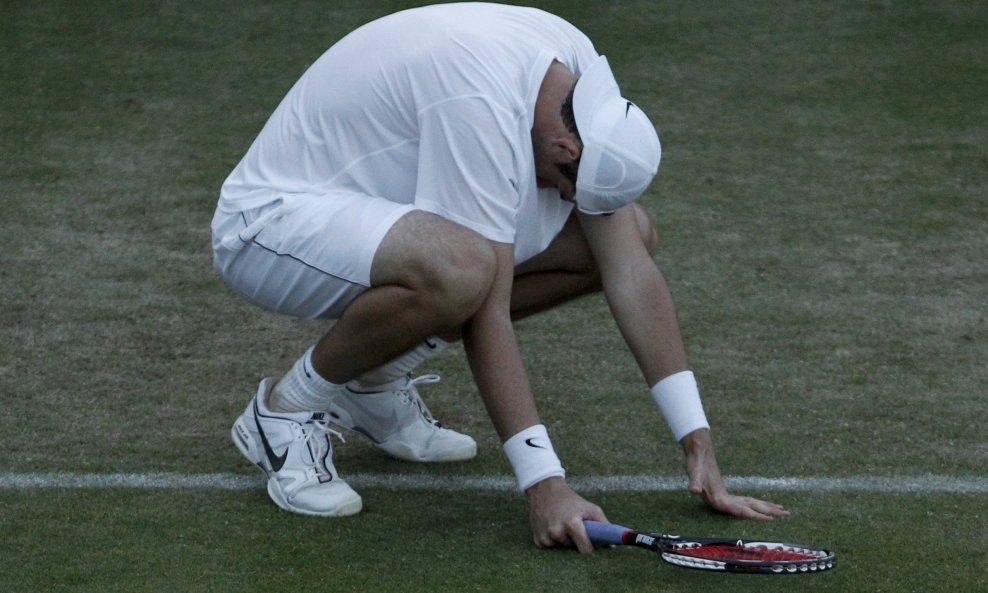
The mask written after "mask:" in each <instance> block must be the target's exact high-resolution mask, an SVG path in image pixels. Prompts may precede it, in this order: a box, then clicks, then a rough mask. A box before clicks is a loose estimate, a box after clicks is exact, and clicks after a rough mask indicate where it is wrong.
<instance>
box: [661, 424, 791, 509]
mask: <svg viewBox="0 0 988 593" xmlns="http://www.w3.org/2000/svg"><path fill="white" fill-rule="evenodd" d="M680 443H681V444H682V446H683V451H684V452H685V453H686V471H687V473H688V475H689V480H690V482H689V486H688V488H689V491H690V494H693V495H696V496H700V497H702V498H703V500H704V501H705V502H706V503H707V505H709V506H710V508H712V509H714V510H715V511H718V512H721V513H726V514H728V515H734V516H736V517H743V518H746V519H754V520H756V521H771V520H772V519H774V518H775V517H786V516H788V515H789V514H790V512H789V511H787V510H786V509H785V507H783V506H782V505H780V504H776V503H774V502H769V501H765V500H760V499H757V498H752V497H750V496H735V495H733V494H731V493H730V492H728V491H727V487H726V486H724V480H723V479H722V478H721V475H720V468H719V467H718V466H717V458H716V456H715V455H714V445H713V441H712V440H711V438H710V431H709V430H708V429H705V428H704V429H700V430H695V431H693V432H691V433H690V434H688V435H686V436H685V437H683V440H682V441H680Z"/></svg>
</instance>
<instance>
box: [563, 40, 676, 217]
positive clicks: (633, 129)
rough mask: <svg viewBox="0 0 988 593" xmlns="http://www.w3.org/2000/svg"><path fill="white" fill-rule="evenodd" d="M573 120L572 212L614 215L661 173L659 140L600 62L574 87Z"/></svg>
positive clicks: (647, 120) (591, 67) (605, 63)
mask: <svg viewBox="0 0 988 593" xmlns="http://www.w3.org/2000/svg"><path fill="white" fill-rule="evenodd" d="M573 115H574V116H575V118H576V128H577V130H579V132H580V139H581V140H583V155H582V156H581V157H580V168H579V169H578V171H577V174H576V196H575V200H576V207H577V209H579V210H580V211H581V212H585V213H587V214H608V213H611V212H614V211H615V210H617V209H618V208H620V207H621V206H624V205H625V204H627V203H628V202H631V201H632V200H634V199H635V198H637V197H638V196H640V195H641V194H642V192H644V191H645V189H646V188H647V187H648V184H649V183H651V182H652V178H653V177H655V174H656V173H657V172H658V171H659V160H660V159H661V158H662V145H661V144H660V143H659V135H658V134H657V133H656V132H655V127H654V126H653V125H652V122H651V121H649V119H648V116H647V115H645V112H644V111H642V110H641V109H639V108H638V107H637V106H636V105H635V104H634V103H632V102H631V101H628V100H627V99H625V98H624V97H622V96H621V91H620V89H618V85H617V82H616V81H615V80H614V74H613V73H612V72H611V67H610V65H609V64H608V63H607V58H606V57H604V56H600V57H598V58H597V59H596V60H594V62H593V63H592V64H590V67H589V68H587V69H586V71H584V72H583V74H582V75H581V76H580V79H579V80H578V81H577V82H576V90H575V91H574V92H573Z"/></svg>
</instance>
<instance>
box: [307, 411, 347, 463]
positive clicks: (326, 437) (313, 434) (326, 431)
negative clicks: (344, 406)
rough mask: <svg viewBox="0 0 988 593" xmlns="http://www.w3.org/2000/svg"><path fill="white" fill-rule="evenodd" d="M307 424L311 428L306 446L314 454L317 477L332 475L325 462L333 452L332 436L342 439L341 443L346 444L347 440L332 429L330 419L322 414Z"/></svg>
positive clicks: (314, 416) (313, 417)
mask: <svg viewBox="0 0 988 593" xmlns="http://www.w3.org/2000/svg"><path fill="white" fill-rule="evenodd" d="M306 424H310V425H311V428H310V429H309V430H306V431H305V446H306V448H307V449H308V450H309V451H311V452H312V460H313V463H314V464H315V468H316V475H319V476H325V475H332V473H331V472H330V471H329V468H327V467H326V464H325V463H324V462H323V461H324V460H325V459H326V456H327V455H329V454H330V452H332V450H333V445H332V442H331V441H330V436H335V437H336V438H338V439H340V442H341V443H345V442H346V439H344V438H343V434H342V433H340V432H338V431H336V430H333V429H332V428H330V425H329V418H328V416H326V414H323V413H322V412H319V413H316V414H313V415H312V421H311V422H308V423H306Z"/></svg>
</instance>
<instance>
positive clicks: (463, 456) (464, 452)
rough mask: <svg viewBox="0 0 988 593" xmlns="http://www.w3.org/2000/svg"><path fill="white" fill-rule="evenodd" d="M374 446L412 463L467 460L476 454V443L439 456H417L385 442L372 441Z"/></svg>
mask: <svg viewBox="0 0 988 593" xmlns="http://www.w3.org/2000/svg"><path fill="white" fill-rule="evenodd" d="M374 446H375V447H377V448H378V449H380V450H382V451H384V452H385V453H387V454H388V455H390V456H391V457H394V458H395V459H400V460H402V461H410V462H412V463H453V462H457V461H469V460H470V459H473V458H474V457H476V456H477V443H474V444H473V446H472V447H467V448H463V449H460V450H458V451H454V452H449V453H447V454H445V455H442V456H440V457H429V458H426V457H419V456H417V455H415V454H414V453H412V452H411V451H409V450H408V449H406V448H404V447H401V446H391V445H388V444H387V443H374Z"/></svg>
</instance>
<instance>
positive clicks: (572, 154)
mask: <svg viewBox="0 0 988 593" xmlns="http://www.w3.org/2000/svg"><path fill="white" fill-rule="evenodd" d="M552 148H553V150H554V151H555V153H556V154H555V155H553V156H555V157H557V159H556V160H557V162H560V161H562V162H568V161H575V160H578V159H579V158H580V153H582V152H583V151H582V149H581V147H580V144H579V142H577V141H576V139H574V138H570V137H568V136H562V137H559V138H556V139H555V140H553V141H552Z"/></svg>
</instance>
